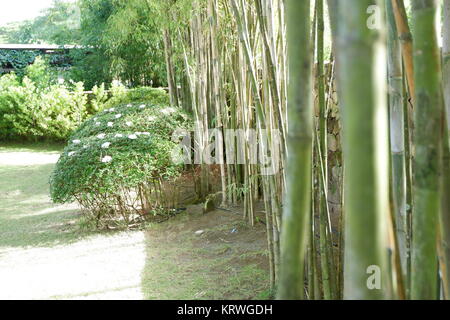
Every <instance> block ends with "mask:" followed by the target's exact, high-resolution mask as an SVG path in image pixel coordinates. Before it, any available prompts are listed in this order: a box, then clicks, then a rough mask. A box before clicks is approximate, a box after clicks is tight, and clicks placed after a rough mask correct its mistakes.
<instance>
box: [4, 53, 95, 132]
mask: <svg viewBox="0 0 450 320" xmlns="http://www.w3.org/2000/svg"><path fill="white" fill-rule="evenodd" d="M83 91H84V87H83V83H81V82H79V83H73V84H70V85H63V84H58V83H56V81H55V80H54V77H52V75H51V72H50V70H49V69H48V67H47V66H46V65H45V63H44V61H43V60H41V59H39V58H38V59H37V60H36V62H35V63H34V64H32V65H30V66H28V67H27V68H26V69H25V75H24V77H23V78H20V77H18V76H17V75H15V74H14V73H11V74H7V75H4V76H2V77H1V78H0V139H2V140H3V139H11V138H21V139H24V138H25V139H37V138H50V139H54V140H61V139H64V138H66V137H67V136H68V135H69V134H70V133H71V132H72V130H74V129H75V128H76V126H77V125H78V124H79V123H80V122H81V120H82V119H83V118H84V117H85V115H86V106H87V97H86V95H85V94H84V93H83Z"/></svg>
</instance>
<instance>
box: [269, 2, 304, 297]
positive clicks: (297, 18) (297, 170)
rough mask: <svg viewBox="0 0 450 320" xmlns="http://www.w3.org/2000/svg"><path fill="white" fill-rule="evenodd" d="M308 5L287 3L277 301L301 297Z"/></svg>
mask: <svg viewBox="0 0 450 320" xmlns="http://www.w3.org/2000/svg"><path fill="white" fill-rule="evenodd" d="M309 12H310V1H309V0H302V1H298V0H287V1H286V23H287V42H288V56H289V58H288V59H289V74H290V76H289V77H290V78H289V91H288V92H289V94H288V119H289V123H288V128H289V129H288V139H287V141H288V153H289V154H288V164H287V172H288V174H287V190H286V205H285V209H284V215H283V226H282V233H281V267H280V268H281V270H280V277H279V278H280V281H279V287H278V293H277V297H278V298H279V299H303V298H304V269H305V250H306V245H307V242H308V229H309V227H308V224H309V216H310V209H311V158H312V141H313V140H312V139H313V118H312V117H313V115H312V101H311V89H312V88H311V56H310V50H309V47H310V19H309Z"/></svg>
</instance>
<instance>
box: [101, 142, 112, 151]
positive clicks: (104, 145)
mask: <svg viewBox="0 0 450 320" xmlns="http://www.w3.org/2000/svg"><path fill="white" fill-rule="evenodd" d="M110 145H111V142H105V143H104V144H102V148H103V149H106V148H109V146H110Z"/></svg>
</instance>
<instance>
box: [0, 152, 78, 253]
mask: <svg viewBox="0 0 450 320" xmlns="http://www.w3.org/2000/svg"><path fill="white" fill-rule="evenodd" d="M0 157H1V155H0ZM53 167H54V164H52V163H48V164H41V165H31V166H15V165H0V247H30V246H31V247H34V246H49V245H58V244H67V243H71V242H74V241H77V240H79V239H81V238H83V237H85V236H86V235H87V234H86V233H82V232H80V230H79V227H78V223H77V221H78V219H79V211H78V210H77V208H76V207H74V206H67V205H64V206H60V205H55V204H53V203H52V202H51V200H50V198H49V184H48V180H49V176H50V174H51V172H52V170H53Z"/></svg>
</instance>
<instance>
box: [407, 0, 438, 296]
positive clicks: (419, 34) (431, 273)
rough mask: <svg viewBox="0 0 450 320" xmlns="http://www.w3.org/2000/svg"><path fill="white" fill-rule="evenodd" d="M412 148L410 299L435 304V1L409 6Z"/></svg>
mask: <svg viewBox="0 0 450 320" xmlns="http://www.w3.org/2000/svg"><path fill="white" fill-rule="evenodd" d="M412 11H413V25H414V35H413V37H414V51H413V54H414V81H415V86H416V89H415V92H416V95H415V99H414V100H415V104H416V105H415V114H414V118H415V134H414V138H415V144H416V155H415V160H414V178H415V179H414V195H413V201H414V211H413V248H412V260H411V264H412V270H413V272H414V273H413V274H412V279H411V282H412V283H411V298H412V299H436V298H437V283H438V281H437V271H436V270H437V252H436V237H437V234H436V232H437V222H438V221H437V219H438V215H439V210H440V177H439V175H440V172H441V166H442V157H441V156H442V144H441V141H442V136H441V133H442V127H441V126H442V123H443V121H442V119H441V117H442V115H443V112H442V107H443V105H442V96H441V69H440V53H439V47H438V44H437V32H436V28H435V18H436V12H437V5H436V1H435V0H412Z"/></svg>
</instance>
